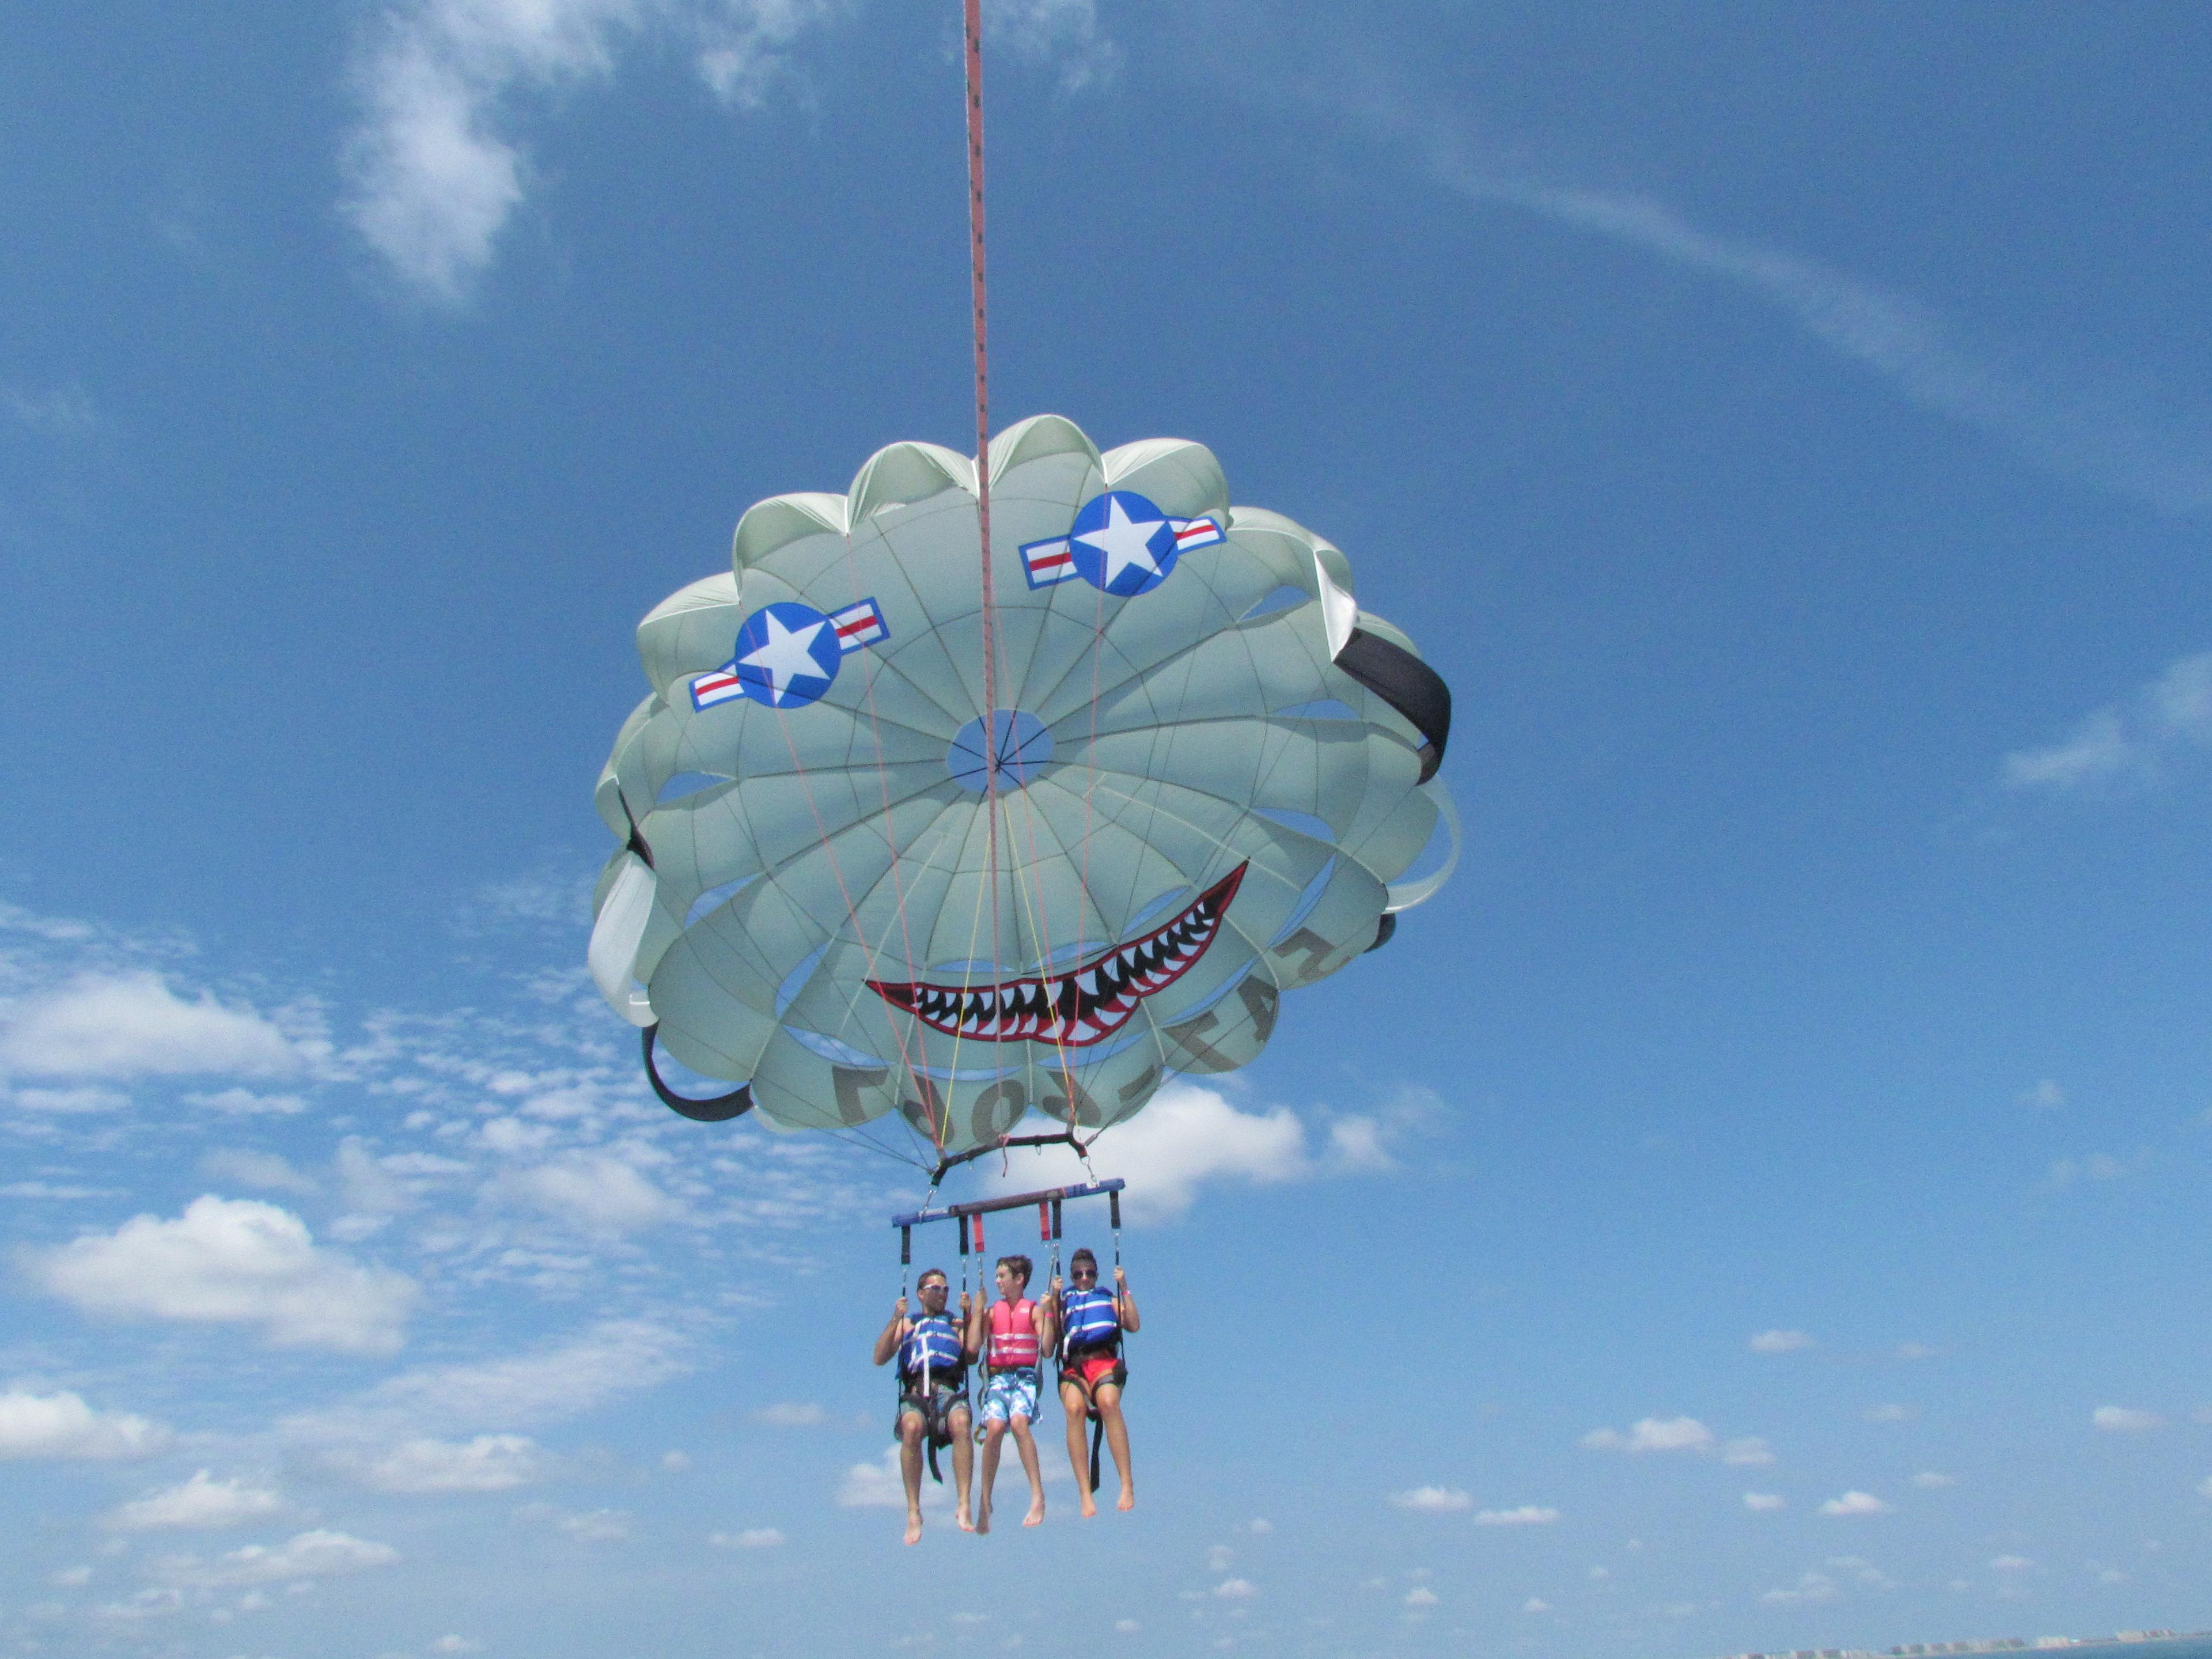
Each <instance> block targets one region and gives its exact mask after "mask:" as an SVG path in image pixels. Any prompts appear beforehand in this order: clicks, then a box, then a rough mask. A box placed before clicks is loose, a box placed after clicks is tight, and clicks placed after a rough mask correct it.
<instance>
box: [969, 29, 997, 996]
mask: <svg viewBox="0 0 2212 1659" xmlns="http://www.w3.org/2000/svg"><path fill="white" fill-rule="evenodd" d="M963 7H964V21H965V24H966V31H967V36H968V250H969V277H970V281H971V286H972V289H973V292H974V296H975V516H976V523H977V529H978V532H979V539H980V540H981V556H982V567H983V755H984V762H983V802H984V807H983V810H984V811H985V812H986V813H987V815H988V821H987V837H988V839H987V851H986V854H985V860H986V866H985V867H986V875H987V879H988V880H989V882H990V884H991V977H992V978H993V980H994V981H995V980H996V979H997V978H998V967H999V937H1000V934H999V733H998V705H999V686H998V667H999V665H998V603H997V601H996V600H995V599H994V598H993V597H992V593H991V356H990V342H989V333H988V331H987V328H986V327H985V325H984V305H983V7H982V0H963Z"/></svg>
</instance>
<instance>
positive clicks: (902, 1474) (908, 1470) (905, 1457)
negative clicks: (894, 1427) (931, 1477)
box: [899, 1412, 921, 1544]
mask: <svg viewBox="0 0 2212 1659" xmlns="http://www.w3.org/2000/svg"><path fill="white" fill-rule="evenodd" d="M899 1478H900V1479H901V1480H903V1481H905V1482H906V1541H907V1542H908V1543H909V1544H919V1543H920V1542H921V1413H920V1412H901V1413H899Z"/></svg>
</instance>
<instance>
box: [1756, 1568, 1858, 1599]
mask: <svg viewBox="0 0 2212 1659" xmlns="http://www.w3.org/2000/svg"><path fill="white" fill-rule="evenodd" d="M1840 1594H1842V1592H1841V1591H1839V1590H1838V1589H1837V1588H1836V1581H1835V1580H1834V1579H1832V1578H1831V1577H1828V1575H1827V1574H1826V1573H1825V1572H1808V1573H1804V1574H1802V1575H1800V1577H1798V1580H1797V1583H1796V1585H1794V1586H1793V1587H1792V1588H1790V1589H1771V1590H1769V1591H1767V1592H1766V1594H1765V1595H1762V1596H1760V1597H1759V1600H1760V1601H1764V1602H1765V1603H1766V1604H1767V1605H1768V1606H1770V1607H1791V1606H1794V1605H1796V1604H1797V1603H1799V1602H1803V1601H1834V1600H1835V1599H1836V1597H1837V1596H1838V1595H1840Z"/></svg>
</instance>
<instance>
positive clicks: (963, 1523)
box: [952, 1509, 990, 1532]
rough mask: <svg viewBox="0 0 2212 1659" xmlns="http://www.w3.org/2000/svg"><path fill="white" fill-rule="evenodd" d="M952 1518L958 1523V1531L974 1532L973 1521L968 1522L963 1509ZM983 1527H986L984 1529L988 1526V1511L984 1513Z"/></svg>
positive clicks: (966, 1514) (965, 1511)
mask: <svg viewBox="0 0 2212 1659" xmlns="http://www.w3.org/2000/svg"><path fill="white" fill-rule="evenodd" d="M952 1518H953V1519H954V1520H955V1521H957V1522H959V1523H960V1530H961V1531H963V1532H973V1531H975V1522H973V1521H970V1520H969V1518H968V1511H967V1510H964V1509H963V1510H961V1511H960V1512H959V1513H958V1514H957V1515H955V1516H953V1517H952ZM984 1525H985V1527H986V1528H987V1527H988V1526H989V1525H990V1521H989V1514H988V1511H986V1512H985V1520H984Z"/></svg>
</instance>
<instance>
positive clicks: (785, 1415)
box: [753, 1401, 830, 1429]
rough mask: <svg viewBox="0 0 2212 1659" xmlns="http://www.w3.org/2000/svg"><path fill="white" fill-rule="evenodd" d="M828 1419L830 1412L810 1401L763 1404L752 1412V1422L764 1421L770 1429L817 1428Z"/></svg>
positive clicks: (826, 1422)
mask: <svg viewBox="0 0 2212 1659" xmlns="http://www.w3.org/2000/svg"><path fill="white" fill-rule="evenodd" d="M829 1420H830V1418H829V1413H828V1412H826V1411H823V1409H822V1407H819V1406H817V1405H816V1404H814V1403H813V1402H812V1401H805V1402H799V1401H782V1402H780V1403H778V1404H776V1405H773V1406H763V1407H761V1408H760V1409H759V1410H758V1411H757V1412H755V1413H753V1421H754V1422H756V1423H765V1424H767V1425H769V1427H770V1428H772V1429H818V1428H821V1427H823V1426H824V1425H827V1424H828V1423H829Z"/></svg>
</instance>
